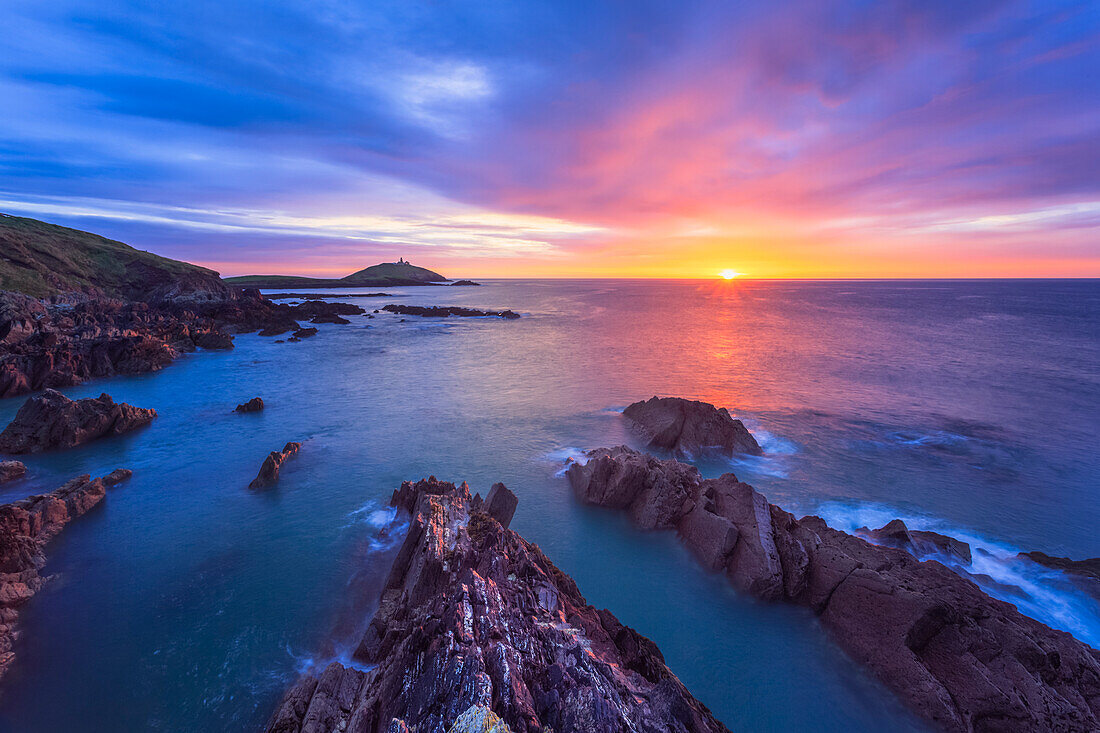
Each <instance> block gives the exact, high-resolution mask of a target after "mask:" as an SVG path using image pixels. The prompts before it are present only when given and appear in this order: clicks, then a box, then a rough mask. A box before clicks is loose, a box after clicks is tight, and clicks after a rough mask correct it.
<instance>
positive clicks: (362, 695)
mask: <svg viewBox="0 0 1100 733" xmlns="http://www.w3.org/2000/svg"><path fill="white" fill-rule="evenodd" d="M391 503H392V504H393V506H396V507H398V508H400V509H401V510H403V511H406V512H408V513H409V514H410V516H411V518H412V521H411V522H410V526H409V530H408V534H407V536H406V537H405V541H404V544H403V545H402V547H401V549H400V551H399V552H398V555H397V558H396V560H395V561H394V564H393V567H392V569H391V571H390V575H389V579H388V581H387V582H386V585H385V589H384V591H383V593H382V598H381V600H380V603H379V607H378V611H377V613H376V614H375V616H374V618H373V620H372V621H371V623H370V626H369V628H368V630H367V632H366V634H365V635H364V637H363V640H362V642H361V643H360V645H359V648H358V650H357V651H356V653H355V658H356V660H357V661H358V662H360V663H362V664H363V665H364V666H363V667H357V666H345V665H343V664H340V663H338V662H332V663H331V664H329V665H328V667H327V668H326V669H324V670H323V671H321V672H319V673H311V674H308V675H306V676H305V677H303V678H302V679H301V680H299V681H298V683H297V684H295V685H294V686H293V687H292V688H291V689H290V690H289V691H288V692H287V694H286V696H285V697H284V699H283V701H282V703H281V704H280V706H279V708H278V710H277V711H276V713H275V715H274V716H273V718H272V719H271V721H270V723H269V724H268V726H267V729H266V730H267V731H268V732H269V733H322V732H325V733H327V732H328V731H336V730H342V731H349V732H351V731H356V732H359V733H368V732H369V733H403V732H407V731H416V732H417V733H444V732H446V731H459V732H461V731H474V730H477V731H498V733H503V731H510V732H512V733H534V732H535V731H551V730H553V731H555V733H612V732H616V733H617V732H619V731H639V732H640V733H659V732H660V733H665V732H668V731H672V732H674V733H688V732H692V733H723V732H725V731H726V730H727V729H726V728H725V726H723V725H722V724H721V723H719V722H718V721H716V720H715V719H714V717H713V716H712V715H711V714H710V712H709V711H708V710H707V709H706V708H705V707H704V706H703V705H702V704H701V703H700V702H699V701H697V700H696V699H695V698H693V697H692V696H691V694H690V693H689V692H688V691H687V690H686V689H685V688H684V686H683V684H682V683H681V682H680V680H679V679H677V678H676V676H675V675H674V674H673V673H672V672H671V671H670V670H669V669H668V667H667V666H665V663H664V658H663V657H662V656H661V653H660V651H659V650H658V649H657V647H656V645H654V644H653V642H651V641H649V640H648V639H646V638H645V637H643V636H641V635H640V634H638V633H637V632H635V631H634V630H633V629H630V628H629V627H627V626H624V625H622V624H621V623H620V622H619V621H618V620H617V619H616V618H615V617H614V616H613V615H612V614H611V613H610V612H609V611H606V610H598V609H595V608H593V607H592V606H590V605H588V604H587V602H586V601H585V599H584V597H583V596H582V595H581V593H580V590H579V589H578V588H577V586H576V584H575V583H574V582H573V580H572V579H571V578H570V577H569V576H567V575H565V574H564V573H563V572H562V571H561V570H559V569H558V568H557V567H555V566H554V565H553V563H551V562H550V560H549V559H547V558H546V556H545V555H543V554H542V552H541V551H540V550H539V548H538V547H537V546H536V545H533V544H531V543H529V542H527V541H526V540H524V539H523V538H522V537H520V536H519V535H518V534H516V533H515V532H513V531H511V530H509V529H508V528H507V524H508V521H509V519H510V518H511V513H512V511H514V509H515V497H514V496H513V495H512V494H511V492H510V491H508V490H507V489H506V488H504V486H503V485H502V484H498V485H496V486H494V487H493V491H492V492H491V493H490V494H489V496H488V497H487V498H486V499H485V500H484V501H482V499H481V497H480V496H473V497H471V496H470V491H469V489H468V487H467V486H466V484H462V485H460V486H455V485H454V484H452V483H446V482H443V481H438V480H436V479H435V478H434V477H433V478H429V479H426V480H422V481H418V482H416V483H412V482H409V481H406V482H405V483H403V484H402V485H401V488H400V489H398V490H397V491H395V492H394V495H393V499H392V502H391Z"/></svg>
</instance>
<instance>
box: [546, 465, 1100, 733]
mask: <svg viewBox="0 0 1100 733" xmlns="http://www.w3.org/2000/svg"><path fill="white" fill-rule="evenodd" d="M567 475H568V477H569V481H570V483H571V484H572V486H573V489H574V491H575V492H576V494H577V496H578V498H580V499H581V500H582V501H585V502H588V503H592V504H599V505H603V506H611V507H617V508H621V509H625V510H626V511H628V512H629V513H630V515H631V516H632V517H635V518H636V521H639V520H638V518H641V519H640V521H639V524H641V526H644V527H648V528H653V529H676V530H678V531H679V533H680V534H681V536H682V537H683V539H684V541H685V543H686V544H688V546H689V547H691V549H692V550H693V552H694V553H695V554H696V555H697V556H698V557H699V558H700V560H701V561H702V562H703V563H704V564H705V565H706V566H707V567H709V568H712V569H715V570H721V571H723V572H725V574H726V575H727V577H728V578H729V580H730V582H731V583H733V584H734V585H735V586H737V587H738V588H741V589H743V590H745V591H747V592H749V593H752V594H754V595H756V596H759V597H761V598H764V599H768V600H787V601H791V602H794V603H798V604H801V605H804V606H807V607H809V608H811V609H812V610H813V611H814V613H816V614H817V615H818V616H819V617H820V619H821V622H822V624H823V625H824V626H825V628H826V629H828V630H829V632H830V633H831V634H832V636H833V638H834V639H836V641H837V642H838V643H839V644H840V646H841V647H842V648H844V649H845V650H846V651H847V652H848V653H849V654H850V655H851V656H852V657H853V658H855V659H856V660H857V661H858V662H860V663H862V664H863V665H865V666H866V667H868V668H869V669H870V670H871V671H872V672H874V673H875V675H876V676H877V677H878V678H879V679H881V680H882V681H883V682H884V683H885V684H886V685H887V686H888V687H890V688H891V689H892V690H894V692H895V693H897V694H898V696H899V697H901V698H902V699H903V700H904V701H905V702H906V703H908V704H909V705H910V706H911V707H912V708H913V709H914V710H915V711H916V712H917V713H919V714H920V715H922V716H924V717H925V718H927V719H928V720H931V721H932V722H934V723H935V724H937V725H938V726H939V727H941V728H943V729H945V730H950V731H1035V730H1051V731H1055V730H1058V731H1092V730H1097V729H1098V728H1100V652H1097V651H1095V650H1093V649H1092V648H1090V647H1088V646H1087V645H1085V644H1083V643H1081V642H1080V641H1077V640H1076V639H1074V638H1073V637H1072V636H1071V635H1069V634H1067V633H1065V632H1061V631H1055V630H1053V629H1050V628H1049V627H1047V626H1045V625H1043V624H1042V623H1040V622H1038V621H1035V620H1033V619H1031V618H1028V617H1026V616H1024V615H1022V614H1021V613H1019V611H1017V610H1016V608H1015V607H1014V606H1012V605H1010V604H1008V603H1004V602H1002V601H999V600H996V599H993V598H990V597H989V596H987V595H986V594H984V593H982V592H981V591H980V590H979V589H978V587H977V586H976V585H974V584H973V583H972V582H970V581H969V580H966V579H965V578H963V577H961V576H960V575H958V574H956V573H954V572H952V571H951V570H949V569H948V568H946V567H945V566H943V565H941V564H940V563H938V562H935V561H923V562H922V561H921V560H919V559H917V558H915V557H913V555H911V554H909V553H908V552H906V551H904V550H900V549H896V548H894V547H889V546H883V545H874V544H870V543H868V542H867V541H865V540H863V539H861V538H859V537H855V536H853V535H849V534H847V533H845V532H840V531H837V530H835V529H832V528H830V527H829V526H828V525H826V523H825V522H824V520H822V519H820V518H819V517H803V518H802V519H795V518H794V516H793V515H791V514H789V513H787V512H785V511H783V510H782V509H780V508H779V507H777V506H775V505H773V504H769V503H768V501H767V500H766V499H765V498H764V497H763V496H762V495H761V494H759V493H758V492H757V491H756V490H755V489H753V488H752V487H751V486H749V485H748V484H745V483H742V482H740V481H738V480H737V477H736V476H734V475H733V474H731V473H728V474H725V475H724V476H721V477H720V478H716V479H702V478H701V477H700V476H699V474H698V472H697V471H696V470H695V469H694V468H693V467H691V466H687V465H685V464H683V463H680V462H678V461H676V460H674V459H669V460H658V459H656V458H653V457H652V456H648V455H645V454H642V453H638V452H637V451H633V450H631V449H629V448H626V447H618V448H611V449H607V448H600V449H597V450H594V451H590V452H589V453H588V461H587V463H585V464H583V465H582V464H581V463H579V462H578V463H574V464H573V465H572V466H570V468H569V470H568V473H567ZM888 527H890V525H888ZM898 529H900V528H899V527H897V525H894V527H893V528H892V529H891V531H893V530H898ZM909 534H910V536H911V535H912V533H911V532H910V533H909ZM909 541H912V540H909Z"/></svg>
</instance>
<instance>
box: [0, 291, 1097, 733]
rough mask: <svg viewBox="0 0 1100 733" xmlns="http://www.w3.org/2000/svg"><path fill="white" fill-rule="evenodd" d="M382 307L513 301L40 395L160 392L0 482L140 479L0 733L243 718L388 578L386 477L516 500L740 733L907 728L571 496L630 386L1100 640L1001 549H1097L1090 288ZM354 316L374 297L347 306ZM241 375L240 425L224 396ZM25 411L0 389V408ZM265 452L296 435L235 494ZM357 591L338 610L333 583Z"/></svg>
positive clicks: (29, 616)
mask: <svg viewBox="0 0 1100 733" xmlns="http://www.w3.org/2000/svg"><path fill="white" fill-rule="evenodd" d="M389 292H391V293H393V294H394V295H395V297H394V298H393V299H392V301H393V302H404V303H410V304H448V305H451V304H453V305H468V306H480V307H493V308H512V309H515V310H517V311H520V312H521V313H523V316H524V317H523V318H522V319H520V320H518V321H501V320H498V319H451V320H449V321H440V320H434V319H414V318H409V319H408V320H407V321H406V322H404V323H402V322H400V317H397V316H391V315H388V314H380V315H378V316H376V317H375V318H374V319H373V320H369V319H367V318H366V317H365V316H352V317H351V320H352V321H353V323H352V325H350V326H332V325H322V326H320V327H319V328H320V333H319V334H318V335H317V336H316V337H314V338H311V339H308V340H306V341H303V342H301V343H287V344H276V343H275V339H271V338H261V337H259V336H256V335H247V336H239V337H237V340H236V344H237V348H236V349H234V350H233V351H231V352H225V353H222V352H200V353H197V354H193V355H189V356H186V357H184V358H183V359H181V360H180V361H179V362H177V363H176V364H175V365H173V366H171V367H169V368H168V369H166V370H164V371H162V372H159V373H156V374H149V375H143V376H138V377H126V378H117V379H111V380H102V381H97V382H93V383H91V384H88V385H84V386H82V387H78V388H73V389H69V390H65V391H66V393H67V394H68V395H69V396H71V397H84V396H89V395H98V394H99V393H100V392H104V391H105V392H109V393H110V394H111V395H112V396H113V397H114V398H115V399H116V400H120V401H126V402H131V403H134V404H137V405H140V406H143V407H155V408H156V409H157V411H158V412H159V413H160V417H159V418H158V419H157V420H156V421H155V423H154V424H153V425H152V426H151V427H149V428H147V429H144V430H141V431H139V432H136V433H133V434H130V435H127V436H123V437H120V438H116V439H109V440H105V441H101V442H98V443H94V444H92V445H89V446H85V447H82V448H78V449H75V450H71V451H65V452H60V453H53V454H48V455H41V456H33V457H30V458H29V459H28V460H26V463H27V465H28V468H29V474H28V475H29V478H27V479H25V480H23V481H20V482H17V483H15V484H9V485H6V486H4V487H3V488H2V489H0V501H10V500H13V499H16V498H20V497H22V496H25V495H28V494H31V493H38V492H43V491H48V490H52V489H54V488H56V487H58V486H59V485H60V484H61V483H62V482H63V481H64V480H66V479H68V478H69V477H71V476H73V475H77V474H81V473H91V474H93V475H102V474H104V473H106V472H108V471H110V470H111V469H114V468H117V467H129V468H132V469H133V470H134V478H133V480H132V481H130V482H129V483H128V484H123V485H121V486H120V487H118V488H115V489H113V490H112V491H111V492H110V494H109V496H108V499H107V501H106V502H105V503H104V505H103V506H102V507H100V508H98V509H96V510H95V511H93V512H91V513H90V514H89V515H87V516H86V517H85V518H83V519H81V520H80V521H78V522H75V523H74V524H72V525H70V527H69V528H68V529H66V530H65V532H64V533H63V534H62V535H61V536H60V537H59V538H58V539H57V540H55V541H54V542H53V543H52V544H51V545H50V547H49V548H48V553H47V554H48V556H49V558H50V560H49V564H48V566H47V571H49V572H52V573H56V574H57V575H56V577H55V578H54V579H53V581H51V583H50V584H49V585H48V586H47V587H46V588H45V589H44V590H43V591H42V592H41V593H39V594H38V595H37V596H36V597H35V598H34V599H33V600H32V601H31V603H30V604H29V605H28V606H26V607H25V609H24V613H23V615H22V617H21V627H22V630H23V637H22V639H21V640H20V641H19V643H18V648H17V654H18V659H17V662H16V666H15V667H14V668H13V669H12V671H11V672H10V673H9V676H8V678H7V679H6V680H5V682H4V685H3V687H2V688H0V730H5V731H20V732H24V731H51V732H53V731H58V732H60V731H93V732H98V731H112V732H113V731H140V730H158V731H240V730H255V729H257V728H259V727H261V726H262V725H263V723H264V722H265V720H266V718H267V717H268V715H269V714H270V713H271V711H272V709H273V706H274V705H275V704H276V702H277V700H278V699H279V697H280V695H281V694H282V692H283V690H284V688H285V687H286V685H287V684H288V683H289V682H291V681H292V680H293V679H294V678H295V676H296V675H297V674H298V673H299V672H300V671H301V670H303V669H305V668H307V667H308V666H309V665H310V664H312V663H318V662H323V661H325V660H328V659H331V658H333V657H340V656H342V655H346V654H347V649H348V647H349V646H351V645H353V644H354V643H355V641H357V638H358V633H359V630H360V629H361V627H362V625H363V623H364V622H365V620H367V619H368V618H369V614H370V612H371V610H372V609H371V601H373V599H374V597H375V593H376V589H377V586H378V583H379V578H380V576H381V575H383V574H384V573H385V571H386V570H387V569H388V566H389V563H390V560H391V558H392V555H393V552H394V543H395V541H396V539H395V538H397V539H399V538H400V534H401V529H402V528H401V526H400V519H399V518H394V516H393V515H392V513H391V512H389V511H388V510H387V509H386V502H387V501H388V498H389V495H390V493H391V492H392V490H393V489H394V488H395V487H396V486H397V485H398V484H399V483H400V482H401V481H402V480H403V479H415V478H419V477H422V476H426V475H428V474H435V475H436V476H438V477H441V478H446V479H450V480H455V481H460V480H467V481H469V483H470V485H471V487H472V488H473V489H474V490H481V491H482V492H484V491H485V490H486V489H487V488H488V487H489V485H490V484H491V483H493V482H495V481H504V482H505V483H506V484H507V485H508V486H509V487H510V488H512V489H513V490H514V491H515V493H516V494H517V495H518V496H519V498H520V505H519V509H518V511H517V514H516V517H515V519H514V521H513V523H512V526H513V528H514V529H516V530H517V531H519V532H521V533H522V534H524V535H525V536H526V537H527V538H529V539H531V540H533V541H535V542H537V543H539V544H540V545H541V546H542V548H543V549H544V550H545V551H546V553H547V555H548V556H549V557H550V558H551V559H552V560H554V562H556V563H557V564H558V565H559V566H560V567H561V568H562V569H563V570H565V571H566V572H568V573H570V574H571V575H572V576H573V577H574V578H575V579H576V580H577V582H578V584H579V585H580V587H581V590H582V591H583V592H584V593H585V594H586V596H587V597H588V599H589V601H590V602H591V603H593V604H596V605H598V606H605V607H608V608H610V609H611V610H612V611H614V613H615V614H616V615H617V616H618V617H619V618H620V619H622V620H623V621H624V622H625V623H628V624H630V625H632V626H634V627H635V628H637V629H638V630H640V631H641V632H642V633H644V634H645V635H647V636H649V637H650V638H652V639H653V640H654V641H656V642H657V643H658V644H659V645H660V647H661V650H662V651H663V652H664V654H665V656H666V658H667V661H668V663H669V666H671V667H672V669H673V670H674V671H675V672H676V673H677V674H678V675H679V676H680V677H681V678H682V679H683V681H684V682H685V683H686V684H687V686H688V687H689V688H690V689H691V690H692V692H693V693H694V694H695V695H696V696H697V697H699V698H700V699H701V700H702V701H703V702H705V703H706V704H707V705H708V706H710V708H711V709H712V710H713V711H714V712H715V714H716V715H717V716H718V717H719V718H720V719H721V720H723V721H724V722H725V723H726V725H727V726H729V727H730V728H731V729H734V730H762V731H766V730H774V731H780V730H814V731H845V732H846V733H851V731H881V730H896V731H904V730H919V729H920V724H919V723H917V722H915V721H913V720H912V719H911V718H910V717H909V716H908V715H907V714H906V713H905V712H903V711H902V710H901V709H900V708H899V707H898V705H897V704H896V703H895V702H893V701H892V699H891V697H890V696H889V695H888V694H887V693H886V692H884V691H883V689H882V688H880V687H879V686H878V685H877V684H875V683H874V682H872V681H871V680H870V679H868V678H867V676H866V675H864V674H863V673H862V672H861V671H860V670H859V669H857V668H856V667H855V666H854V665H853V664H852V663H850V662H849V661H848V660H847V659H846V658H845V657H844V655H843V654H842V653H840V652H839V651H838V650H837V649H836V647H835V646H834V645H832V644H831V642H830V641H829V640H828V639H827V637H826V636H825V635H824V633H823V632H822V631H821V630H820V629H819V628H818V625H817V623H816V621H815V620H814V619H813V618H812V616H811V615H810V614H809V613H808V612H806V611H804V610H802V609H797V608H791V607H788V606H784V605H770V604H763V603H758V602H755V601H753V600H751V599H748V598H745V597H741V596H739V595H738V594H736V593H735V592H733V591H732V590H731V589H730V588H729V587H728V586H727V585H726V583H725V581H724V580H723V579H722V578H721V577H718V576H712V575H708V574H706V573H704V572H703V571H701V570H700V569H699V568H698V567H697V566H696V564H695V563H694V562H693V561H692V559H691V558H690V557H689V556H688V554H687V553H686V551H685V550H683V549H682V548H681V547H680V545H679V543H678V542H677V540H676V539H675V537H674V536H673V535H672V534H670V533H642V532H639V531H637V530H635V529H633V528H632V527H630V526H629V524H628V522H627V521H626V519H625V517H624V516H621V515H620V514H617V513H613V512H608V511H601V510H596V509H589V508H585V507H580V506H578V505H577V504H576V503H575V501H574V500H573V498H572V496H571V493H570V490H569V487H568V485H567V483H566V481H565V479H563V478H561V477H560V476H558V472H559V470H560V469H561V468H562V462H563V460H564V459H565V458H566V457H567V456H570V455H575V454H576V453H577V452H579V451H581V450H584V449H588V448H592V447H598V446H604V445H612V444H617V443H622V442H632V441H633V438H632V437H631V436H630V435H629V434H628V432H627V431H626V429H625V427H624V425H623V418H622V416H621V414H620V413H619V411H620V410H621V409H622V408H623V407H624V406H625V405H627V404H629V403H630V402H633V401H635V400H638V399H644V398H648V397H650V396H652V395H654V394H658V395H677V396H685V397H694V398H698V399H703V400H707V401H709V402H713V403H716V404H719V405H725V406H728V407H729V408H730V409H731V411H733V412H734V413H735V414H737V415H739V416H741V417H742V418H743V419H744V420H745V421H746V424H748V425H749V427H750V429H752V430H753V431H754V432H755V433H756V434H757V435H758V437H759V438H760V439H761V442H762V443H763V445H764V447H765V449H766V450H767V455H766V456H765V457H763V458H753V459H748V460H741V461H735V462H733V463H716V462H714V461H710V462H704V463H701V464H699V465H700V468H701V469H702V470H703V471H704V473H705V474H707V475H717V474H720V473H723V472H725V471H730V470H732V471H734V472H736V473H737V474H738V476H739V477H741V478H742V479H743V480H747V481H749V482H750V483H752V484H754V485H755V486H756V487H757V488H759V489H760V490H761V491H762V492H763V493H765V494H766V495H767V496H768V497H769V499H770V500H771V501H772V502H774V503H777V504H780V505H782V506H784V507H785V508H787V509H789V510H792V511H794V512H796V513H798V514H805V513H819V514H821V515H822V516H825V517H826V518H827V519H829V520H830V522H832V523H833V524H834V525H836V526H839V527H841V528H847V529H851V528H855V527H857V526H860V525H862V524H867V523H869V524H872V525H873V526H881V524H883V523H885V521H887V520H889V519H892V518H894V517H897V516H900V517H903V518H905V519H906V520H907V521H908V522H909V523H910V525H911V526H914V527H918V528H932V529H938V530H940V531H946V532H949V533H952V534H955V535H957V536H962V537H965V538H966V539H969V540H970V541H971V542H973V543H974V544H975V545H976V546H978V547H981V548H984V549H985V550H987V553H979V556H978V559H977V560H976V563H977V564H978V566H979V567H978V568H977V569H978V571H980V572H983V573H987V574H989V575H990V576H991V577H992V578H994V579H995V580H996V581H997V582H998V586H997V587H998V588H999V589H1000V590H998V591H997V592H999V593H1001V594H1002V597H1007V596H1006V595H1005V594H1008V595H1009V596H1011V597H1008V600H1012V601H1013V602H1015V603H1017V604H1018V605H1019V606H1020V608H1021V609H1022V610H1025V611H1026V612H1028V613H1030V614H1032V615H1034V616H1036V617H1037V618H1040V619H1042V620H1044V621H1045V622H1047V623H1050V624H1052V625H1055V626H1058V627H1060V628H1065V629H1067V630H1070V631H1073V632H1074V633H1076V634H1077V635H1078V636H1079V637H1080V638H1082V639H1085V640H1087V641H1089V642H1090V643H1092V644H1093V645H1094V646H1097V645H1100V608H1098V607H1097V604H1096V602H1095V601H1094V600H1092V599H1090V598H1089V597H1087V596H1086V595H1084V594H1082V593H1080V592H1078V591H1076V590H1074V588H1073V586H1072V584H1071V583H1069V582H1068V581H1067V580H1066V579H1065V578H1063V577H1062V576H1060V575H1059V574H1057V573H1052V572H1040V571H1037V570H1036V569H1035V568H1032V567H1028V566H1027V565H1026V564H1024V563H1021V562H1019V561H1016V560H1014V559H1013V556H1014V554H1015V553H1016V552H1017V551H1018V550H1020V549H1024V550H1032V549H1036V550H1043V551H1045V552H1049V553H1051V554H1059V555H1070V556H1073V557H1094V556H1097V555H1100V533H1098V532H1097V527H1098V526H1100V479H1098V476H1100V451H1098V449H1097V446H1098V444H1100V283H1098V282H1096V281H1062V282H1040V281H1031V282H1005V281H999V282H957V281H952V282H736V281H735V282H731V283H726V282H683V281H679V282H654V281H647V282H639V281H497V282H488V283H486V285H485V286H483V287H480V288H442V287H441V288H407V289H400V288H398V289H391V290H390V291H389ZM352 302H357V303H359V304H361V305H363V306H368V305H369V306H370V307H371V308H374V307H377V306H380V305H382V304H384V303H386V302H390V301H388V300H384V299H383V300H378V301H376V300H355V301H352ZM257 395H258V396H261V397H263V398H264V401H265V402H266V404H267V409H266V410H265V411H264V412H263V413H261V414H258V415H237V414H234V413H233V412H232V409H233V407H234V406H235V405H236V404H237V403H238V402H243V401H245V400H247V399H249V398H251V397H254V396H257ZM22 402H23V400H21V399H15V400H6V401H3V402H0V425H2V424H6V422H7V421H8V420H9V419H10V418H11V417H12V416H13V415H14V414H15V411H16V410H17V409H18V408H19V406H20V405H21V404H22ZM288 440H301V441H304V445H303V448H302V451H301V453H300V454H299V456H298V457H297V458H296V459H293V460H292V461H291V462H290V463H289V464H288V465H287V468H286V469H285V470H284V472H283V477H282V480H281V482H280V483H279V485H278V486H277V487H275V488H273V489H271V490H268V491H265V492H252V491H249V490H248V489H247V488H246V487H247V485H248V482H249V481H250V480H251V479H252V477H253V476H254V475H255V473H256V470H257V469H258V467H259V464H260V462H261V460H262V459H263V457H264V455H266V453H267V452H268V451H270V450H274V449H277V448H280V447H282V445H283V444H284V443H285V442H287V441H288ZM1010 586H1014V587H1015V590H1011V589H1010V590H1006V588H1009V587H1010ZM356 598H359V599H365V603H364V602H360V603H354V602H353V601H354V600H355V599H356Z"/></svg>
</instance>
